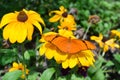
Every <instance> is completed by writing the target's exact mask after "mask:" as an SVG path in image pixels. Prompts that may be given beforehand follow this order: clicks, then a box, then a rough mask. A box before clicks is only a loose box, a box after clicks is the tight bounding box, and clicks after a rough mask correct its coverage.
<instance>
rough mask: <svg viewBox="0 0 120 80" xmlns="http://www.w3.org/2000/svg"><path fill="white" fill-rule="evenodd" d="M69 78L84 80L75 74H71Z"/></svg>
mask: <svg viewBox="0 0 120 80" xmlns="http://www.w3.org/2000/svg"><path fill="white" fill-rule="evenodd" d="M70 80H84V78H83V77H82V76H77V75H75V74H72V75H71V79H70Z"/></svg>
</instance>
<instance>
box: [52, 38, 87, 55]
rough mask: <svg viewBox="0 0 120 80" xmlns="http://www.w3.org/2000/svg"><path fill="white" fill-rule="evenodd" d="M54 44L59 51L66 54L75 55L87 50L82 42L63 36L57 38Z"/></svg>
mask: <svg viewBox="0 0 120 80" xmlns="http://www.w3.org/2000/svg"><path fill="white" fill-rule="evenodd" d="M52 43H53V44H54V45H55V46H57V48H58V49H60V50H61V51H62V52H65V53H71V54H73V53H77V52H79V51H81V50H86V49H87V47H86V45H85V44H84V43H83V42H82V40H77V39H71V38H66V37H62V36H59V37H57V38H55V39H54V40H53V41H52Z"/></svg>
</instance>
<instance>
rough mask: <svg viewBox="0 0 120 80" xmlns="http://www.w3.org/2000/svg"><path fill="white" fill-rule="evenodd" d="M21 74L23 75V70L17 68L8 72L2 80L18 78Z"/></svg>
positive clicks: (16, 79)
mask: <svg viewBox="0 0 120 80" xmlns="http://www.w3.org/2000/svg"><path fill="white" fill-rule="evenodd" d="M21 75H22V71H21V70H15V71H12V72H8V73H6V74H5V75H4V76H3V78H2V80H18V79H19V78H20V76H21Z"/></svg>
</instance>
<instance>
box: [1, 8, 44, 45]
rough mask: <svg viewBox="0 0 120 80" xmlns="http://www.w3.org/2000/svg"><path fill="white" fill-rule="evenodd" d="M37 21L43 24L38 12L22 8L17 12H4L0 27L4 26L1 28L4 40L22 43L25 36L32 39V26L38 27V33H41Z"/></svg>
mask: <svg viewBox="0 0 120 80" xmlns="http://www.w3.org/2000/svg"><path fill="white" fill-rule="evenodd" d="M39 23H41V24H43V25H44V26H45V23H44V21H43V19H42V18H41V16H40V15H39V14H38V13H36V12H35V11H32V10H29V11H27V10H25V9H23V10H22V11H19V12H17V11H16V12H15V13H12V12H11V13H8V14H5V15H4V16H3V17H2V19H1V23H0V28H2V27H4V26H5V27H4V29H3V37H4V39H5V40H8V39H9V40H10V42H11V43H15V42H16V41H17V42H18V43H22V42H23V41H25V39H26V37H27V39H28V40H32V34H33V31H34V27H33V26H36V27H37V28H38V29H39V31H40V34H41V33H42V27H41V25H40V24H39Z"/></svg>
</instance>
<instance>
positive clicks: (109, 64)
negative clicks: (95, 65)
mask: <svg viewBox="0 0 120 80" xmlns="http://www.w3.org/2000/svg"><path fill="white" fill-rule="evenodd" d="M113 65H114V63H113V62H112V61H108V62H107V63H106V65H105V66H107V67H109V66H113Z"/></svg>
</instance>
